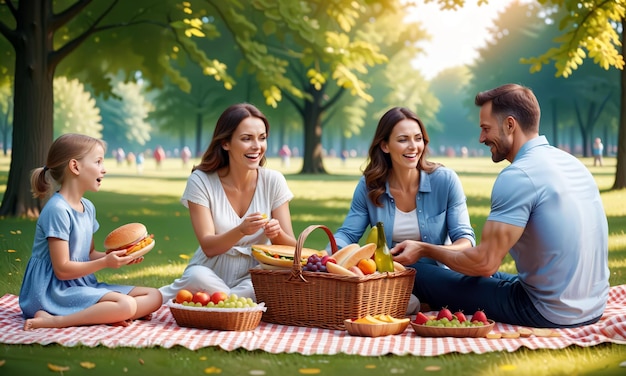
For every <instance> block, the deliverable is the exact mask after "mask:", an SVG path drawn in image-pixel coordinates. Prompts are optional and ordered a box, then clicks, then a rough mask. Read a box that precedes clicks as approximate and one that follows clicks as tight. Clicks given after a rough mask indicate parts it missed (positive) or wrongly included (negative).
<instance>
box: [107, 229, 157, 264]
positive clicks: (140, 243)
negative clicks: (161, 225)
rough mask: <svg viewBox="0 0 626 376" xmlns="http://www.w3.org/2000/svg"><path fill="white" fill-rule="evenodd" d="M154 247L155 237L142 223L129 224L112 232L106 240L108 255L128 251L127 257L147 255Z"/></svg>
mask: <svg viewBox="0 0 626 376" xmlns="http://www.w3.org/2000/svg"><path fill="white" fill-rule="evenodd" d="M153 247H154V235H153V234H148V230H147V229H146V226H144V225H143V224H141V223H136V222H135V223H127V224H125V225H123V226H120V227H118V228H116V229H115V230H113V231H111V232H110V233H109V235H107V237H106V238H105V239H104V248H105V249H106V253H110V252H113V251H121V250H126V254H125V255H126V256H130V255H132V254H141V255H143V254H145V253H147V252H148V251H149V250H151V249H152V248H153Z"/></svg>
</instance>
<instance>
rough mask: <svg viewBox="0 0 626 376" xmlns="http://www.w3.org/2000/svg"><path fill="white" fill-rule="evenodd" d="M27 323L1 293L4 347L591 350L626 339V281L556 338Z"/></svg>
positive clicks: (428, 352) (165, 322)
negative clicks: (596, 315)
mask: <svg viewBox="0 0 626 376" xmlns="http://www.w3.org/2000/svg"><path fill="white" fill-rule="evenodd" d="M23 325H24V319H23V318H22V315H21V311H20V308H19V305H18V297H17V296H15V295H11V294H7V295H4V296H3V297H2V298H0V328H2V330H0V343H5V344H41V345H47V344H52V343H58V344H61V345H63V346H76V345H84V346H90V347H95V346H99V345H102V346H106V347H140V348H145V347H155V346H160V347H164V348H170V347H173V346H184V347H186V348H188V349H191V350H195V349H199V348H203V347H209V346H218V347H220V348H222V349H224V350H228V351H230V350H235V349H238V348H243V349H246V350H262V351H266V352H269V353H300V354H304V355H314V354H317V355H322V354H326V355H332V354H338V353H345V354H354V355H362V356H379V355H385V354H395V355H408V354H410V355H419V356H437V355H442V354H447V353H452V352H458V353H477V354H482V353H486V352H491V351H509V352H513V351H515V350H517V349H519V348H520V347H522V346H523V347H527V348H529V349H562V348H565V347H568V346H572V345H576V346H581V347H589V346H595V345H598V344H601V343H606V342H611V343H618V344H626V285H621V286H614V287H612V288H611V291H610V295H609V301H608V305H607V308H606V311H605V313H604V316H603V317H602V319H601V320H600V322H598V323H596V324H593V325H588V326H585V327H581V328H576V329H559V330H557V332H558V334H559V335H560V336H558V337H537V336H531V337H528V338H516V339H504V338H501V339H487V338H452V337H442V338H430V337H419V336H417V335H416V334H415V332H414V331H413V329H412V328H411V327H410V326H409V327H408V328H407V330H406V331H405V332H404V333H402V334H400V335H394V336H385V337H375V338H367V337H353V336H351V335H349V334H348V333H347V332H346V331H340V330H327V329H318V328H303V327H295V326H284V325H276V324H268V323H264V322H261V324H260V325H259V326H258V327H257V328H256V329H254V330H251V331H244V332H230V331H215V330H207V329H194V328H184V327H179V326H178V325H177V324H176V321H175V320H174V317H173V316H172V314H171V312H170V311H169V308H168V307H167V306H162V307H161V308H160V309H159V310H158V311H157V312H156V313H155V315H154V316H153V318H152V320H151V321H135V322H134V323H133V324H131V325H130V326H128V327H113V326H108V325H93V326H88V327H72V328H65V329H36V330H31V331H24V330H23V329H22V328H23ZM517 329H519V327H516V326H512V325H508V324H501V323H496V325H495V327H494V328H493V330H492V332H512V331H516V330H517Z"/></svg>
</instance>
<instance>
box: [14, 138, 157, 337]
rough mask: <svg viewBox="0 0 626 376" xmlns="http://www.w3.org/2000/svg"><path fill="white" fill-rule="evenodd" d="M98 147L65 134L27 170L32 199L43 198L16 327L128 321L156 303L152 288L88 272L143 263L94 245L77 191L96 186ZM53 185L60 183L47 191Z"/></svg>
mask: <svg viewBox="0 0 626 376" xmlns="http://www.w3.org/2000/svg"><path fill="white" fill-rule="evenodd" d="M105 149H106V145H105V143H104V142H103V141H101V140H98V139H95V138H92V137H89V136H84V135H80V134H65V135H63V136H61V137H59V138H57V139H56V140H55V141H54V142H53V143H52V146H51V147H50V150H49V152H48V157H47V160H46V164H45V165H44V166H43V167H40V168H37V169H35V170H34V171H33V173H32V177H31V185H32V191H33V196H34V197H36V198H47V197H49V196H50V195H51V197H50V198H49V200H48V202H47V203H46V204H45V206H44V208H43V210H42V211H41V214H40V216H39V219H38V220H37V227H36V231H35V240H34V244H33V252H32V256H31V258H30V259H29V261H28V264H27V266H26V270H25V272H24V279H23V281H22V286H21V290H20V295H19V304H20V308H21V309H22V313H23V316H24V318H25V319H26V321H25V323H24V330H30V329H37V328H65V327H69V326H81V325H95V324H111V325H121V326H128V325H129V324H130V322H131V321H132V320H135V319H139V318H150V317H151V314H152V313H153V312H154V311H155V310H157V309H158V308H159V307H160V306H161V294H160V293H159V291H158V290H157V289H155V288H152V287H136V286H125V285H114V284H107V283H104V282H98V281H97V279H96V276H95V275H94V273H96V272H98V271H100V270H103V269H105V268H112V269H118V268H120V267H123V266H125V265H128V264H135V263H139V262H141V261H142V260H143V258H142V257H139V258H137V259H135V260H133V258H132V257H130V256H125V255H124V254H125V252H126V250H121V251H112V252H110V253H108V254H107V253H105V252H99V251H97V250H96V249H95V248H94V241H93V234H94V233H95V232H96V231H97V230H98V227H99V224H98V221H97V220H96V209H95V207H94V205H93V204H92V203H91V201H89V200H88V199H86V198H84V197H83V195H84V193H85V192H87V191H91V192H97V191H98V190H100V184H101V182H102V179H103V178H104V174H105V173H106V170H105V168H104V155H105ZM56 185H60V188H58V190H57V191H56V192H53V189H55V186H56Z"/></svg>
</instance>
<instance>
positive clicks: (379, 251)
mask: <svg viewBox="0 0 626 376" xmlns="http://www.w3.org/2000/svg"><path fill="white" fill-rule="evenodd" d="M376 228H377V231H378V242H376V252H374V261H375V262H376V270H377V271H379V272H381V273H383V272H393V271H394V269H393V257H392V256H391V253H390V252H389V247H387V240H386V238H385V228H384V226H383V223H382V222H378V223H376Z"/></svg>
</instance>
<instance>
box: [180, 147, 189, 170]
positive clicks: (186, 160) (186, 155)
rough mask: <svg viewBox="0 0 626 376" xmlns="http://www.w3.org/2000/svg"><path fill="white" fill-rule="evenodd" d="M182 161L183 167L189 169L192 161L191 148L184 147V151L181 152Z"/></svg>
mask: <svg viewBox="0 0 626 376" xmlns="http://www.w3.org/2000/svg"><path fill="white" fill-rule="evenodd" d="M180 159H181V160H182V161H183V167H187V165H188V164H189V160H190V159H191V150H190V149H189V146H185V147H183V150H181V151H180Z"/></svg>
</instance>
